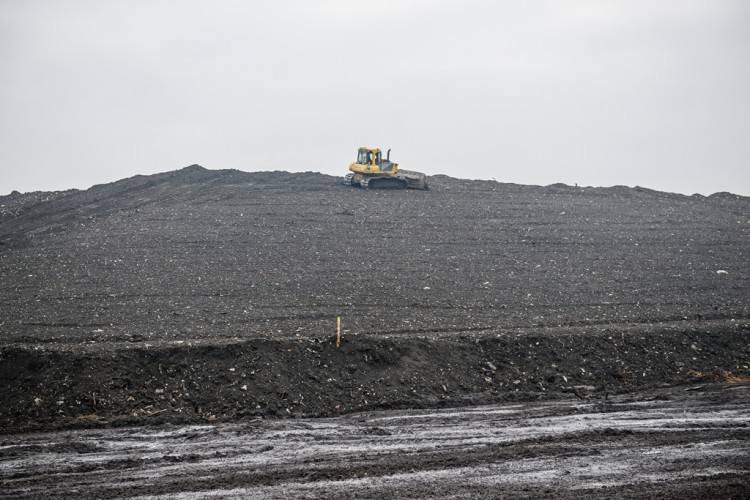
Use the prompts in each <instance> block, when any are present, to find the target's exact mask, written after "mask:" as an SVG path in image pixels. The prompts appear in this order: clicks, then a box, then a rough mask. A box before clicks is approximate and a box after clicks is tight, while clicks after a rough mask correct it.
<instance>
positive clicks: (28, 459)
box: [0, 385, 750, 498]
mask: <svg viewBox="0 0 750 500" xmlns="http://www.w3.org/2000/svg"><path fill="white" fill-rule="evenodd" d="M748 477H750V386H748V385H741V386H712V387H706V388H704V389H703V390H702V391H689V392H688V391H685V390H684V389H683V388H672V389H663V390H659V391H652V392H649V393H641V394H637V395H627V396H618V397H613V398H610V400H609V401H607V402H602V401H596V402H591V403H582V402H580V401H578V400H569V401H553V402H537V403H529V404H513V405H495V406H482V407H471V408H456V409H448V410H446V409H441V410H435V411H425V410H419V411H383V412H370V413H362V414H354V415H347V416H343V417H339V418H328V419H309V420H275V421H259V422H254V423H252V424H222V425H199V426H179V427H177V426H164V427H155V428H149V427H138V428H113V429H97V430H90V429H89V430H70V431H60V432H46V433H29V434H16V435H4V436H1V437H0V485H1V486H2V491H3V492H4V493H3V495H8V496H19V497H24V496H29V497H36V496H41V495H48V496H52V497H55V496H61V497H62V496H70V495H75V496H77V497H81V498H112V497H121V496H136V497H140V498H162V497H169V498H175V497H177V498H204V497H253V498H318V497H357V498H377V497H382V496H383V495H391V496H397V497H403V496H411V497H415V496H416V497H423V498H424V497H436V498H438V497H440V498H442V497H448V496H449V497H454V498H461V497H473V496H488V495H489V496H492V495H493V494H494V495H501V494H508V495H514V496H534V497H544V496H548V497H566V496H568V497H571V498H572V497H575V498H580V497H585V496H601V495H602V494H608V495H610V494H615V493H627V494H633V495H636V496H638V495H643V494H672V495H675V494H676V495H678V496H679V494H680V492H685V493H689V494H691V495H695V494H696V492H699V493H700V494H704V493H705V494H707V495H711V494H715V493H722V494H724V493H729V496H732V495H738V494H739V495H740V496H742V495H745V494H748V493H750V479H748Z"/></svg>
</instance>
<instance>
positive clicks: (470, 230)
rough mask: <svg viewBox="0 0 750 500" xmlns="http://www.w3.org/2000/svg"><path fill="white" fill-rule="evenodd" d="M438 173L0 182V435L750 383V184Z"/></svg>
mask: <svg viewBox="0 0 750 500" xmlns="http://www.w3.org/2000/svg"><path fill="white" fill-rule="evenodd" d="M429 182H430V191H390V190H389V191H365V190H361V189H356V188H352V187H347V186H344V185H343V183H342V181H341V179H339V178H334V177H329V176H324V175H321V174H316V173H305V174H290V173H285V172H262V173H243V172H238V171H210V170H206V169H203V168H201V167H199V166H197V165H194V166H191V167H187V168H185V169H182V170H180V171H176V172H168V173H164V174H159V175H153V176H137V177H134V178H130V179H124V180H122V181H118V182H116V183H112V184H105V185H100V186H95V187H93V188H91V189H88V190H86V191H77V190H72V191H65V192H54V193H23V194H22V193H15V192H14V193H12V194H11V195H9V196H4V197H0V284H1V285H2V286H0V379H1V380H2V384H0V397H1V398H2V401H3V403H4V404H3V405H2V407H0V433H4V434H5V435H6V436H13V435H15V434H17V433H18V432H19V431H26V432H31V431H52V430H55V429H87V432H99V431H101V430H102V429H109V430H111V429H113V428H115V427H117V426H131V425H138V426H140V425H147V426H149V425H160V424H180V425H198V424H200V425H205V424H212V425H213V424H215V423H218V422H234V423H235V424H236V425H243V424H242V423H243V422H244V423H247V422H255V421H256V420H257V419H259V418H263V419H266V421H267V419H269V418H272V417H275V418H287V417H290V418H291V417H295V418H296V417H331V416H336V415H346V414H350V413H352V412H362V411H376V410H394V409H407V408H411V409H414V408H424V409H428V408H433V409H434V408H461V407H467V408H471V407H473V406H475V405H487V404H498V403H500V404H519V403H520V402H527V401H532V400H546V401H548V402H549V404H555V402H562V403H561V404H568V405H569V404H572V403H571V402H572V401H581V402H587V403H588V402H603V401H608V400H609V399H608V398H611V397H615V396H616V395H628V394H629V395H637V394H639V393H641V392H643V391H649V390H652V389H654V388H656V387H661V386H672V387H692V386H694V385H695V384H706V383H724V384H743V383H747V382H748V381H750V342H748V335H749V334H750V300H749V299H750V280H749V279H748V278H750V199H748V198H746V197H741V196H736V195H732V194H729V193H717V194H714V195H712V196H708V197H704V196H699V195H694V196H683V195H677V194H671V193H663V192H657V191H652V190H648V189H644V188H637V187H636V188H627V187H622V186H617V187H611V188H591V187H574V186H565V185H552V186H546V187H539V186H521V185H513V184H503V183H497V182H488V181H469V180H460V179H453V178H449V177H445V176H432V177H430V179H429ZM337 317H340V318H341V323H342V337H341V344H340V347H337V346H336V318H337ZM675 390H677V389H675ZM679 390H682V389H679ZM686 394H692V393H691V392H688V393H686ZM618 397H619V396H618ZM451 411H452V410H451ZM467 411H471V410H467ZM235 424H233V425H235ZM279 425H281V424H279ZM311 425H313V424H311ZM480 475H481V474H480ZM743 484H745V483H743ZM230 486H231V485H227V487H230ZM605 486H606V485H605ZM745 487H746V484H745ZM230 489H231V488H230ZM514 491H515V490H514ZM298 493H299V494H300V495H301V494H303V493H300V492H298ZM269 494H271V495H274V494H275V493H273V492H271V493H269ZM295 494H297V493H295Z"/></svg>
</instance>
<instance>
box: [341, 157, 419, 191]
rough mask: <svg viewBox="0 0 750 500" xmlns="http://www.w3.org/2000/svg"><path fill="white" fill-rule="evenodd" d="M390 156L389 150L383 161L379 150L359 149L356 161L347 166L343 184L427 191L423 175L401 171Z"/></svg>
mask: <svg viewBox="0 0 750 500" xmlns="http://www.w3.org/2000/svg"><path fill="white" fill-rule="evenodd" d="M390 156H391V150H390V149H389V150H388V153H387V154H386V157H385V159H383V158H382V155H381V152H380V150H379V149H370V148H359V151H358V152H357V161H355V162H354V163H352V164H351V165H349V173H348V174H346V176H345V177H344V184H346V185H347V186H360V187H362V188H363V189H428V188H427V176H426V175H425V174H423V173H422V172H413V171H411V170H401V169H400V168H398V164H397V163H393V162H392V161H391V160H390Z"/></svg>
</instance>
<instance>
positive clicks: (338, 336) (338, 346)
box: [336, 316, 341, 349]
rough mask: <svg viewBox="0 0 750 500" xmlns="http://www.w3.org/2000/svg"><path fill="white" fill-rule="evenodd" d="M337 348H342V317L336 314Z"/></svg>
mask: <svg viewBox="0 0 750 500" xmlns="http://www.w3.org/2000/svg"><path fill="white" fill-rule="evenodd" d="M336 349H341V317H340V316H336Z"/></svg>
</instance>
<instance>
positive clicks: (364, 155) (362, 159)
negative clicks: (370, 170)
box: [357, 149, 370, 165]
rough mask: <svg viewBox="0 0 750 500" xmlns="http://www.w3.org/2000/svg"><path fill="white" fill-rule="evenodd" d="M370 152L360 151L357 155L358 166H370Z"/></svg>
mask: <svg viewBox="0 0 750 500" xmlns="http://www.w3.org/2000/svg"><path fill="white" fill-rule="evenodd" d="M369 155H370V152H369V151H367V150H366V149H360V150H359V154H358V155H357V163H359V164H360V165H369V164H370V158H369Z"/></svg>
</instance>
